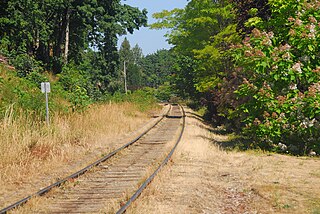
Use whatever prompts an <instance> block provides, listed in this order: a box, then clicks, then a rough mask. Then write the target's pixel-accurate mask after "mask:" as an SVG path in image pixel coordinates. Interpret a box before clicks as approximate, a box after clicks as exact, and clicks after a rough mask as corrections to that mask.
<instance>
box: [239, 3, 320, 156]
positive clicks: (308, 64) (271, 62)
mask: <svg viewBox="0 0 320 214" xmlns="http://www.w3.org/2000/svg"><path fill="white" fill-rule="evenodd" d="M269 4H270V8H271V11H272V18H271V19H270V20H269V22H263V21H260V22H255V26H256V28H255V29H254V30H253V31H252V33H251V35H250V36H249V37H246V38H245V39H244V41H243V43H242V45H241V47H237V48H235V49H234V54H235V60H236V65H237V66H238V69H236V71H237V72H238V76H243V77H244V78H243V82H242V84H241V85H240V86H239V87H238V89H237V90H236V91H235V93H236V95H237V97H238V99H242V100H244V102H242V103H240V104H239V105H238V107H237V111H236V114H235V115H236V117H238V118H241V119H242V122H243V130H244V132H245V133H246V134H248V135H250V136H252V137H254V138H255V142H256V145H258V146H260V147H264V148H269V149H270V148H277V146H275V145H278V144H279V143H283V144H286V145H287V147H288V150H289V152H291V153H296V154H297V153H304V154H306V153H307V152H310V151H311V150H313V151H315V152H317V153H318V154H319V153H320V93H319V92H320V75H319V74H320V59H319V58H320V33H319V31H320V1H318V0H312V1H303V0H301V1H296V0H289V1H276V0H270V1H269Z"/></svg>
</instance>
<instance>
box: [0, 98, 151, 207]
mask: <svg viewBox="0 0 320 214" xmlns="http://www.w3.org/2000/svg"><path fill="white" fill-rule="evenodd" d="M148 114H150V112H149V113H148V112H145V113H142V112H139V110H138V107H137V106H135V105H133V104H131V103H121V104H112V103H109V104H107V105H95V106H91V108H90V109H89V110H88V111H86V112H85V113H75V114H73V115H68V116H59V115H57V116H54V117H53V118H52V121H51V125H50V126H49V127H48V126H46V125H45V124H44V123H43V122H34V121H32V120H31V119H30V118H29V117H28V116H26V115H23V114H22V113H20V115H13V111H12V107H9V108H8V110H7V114H6V117H5V119H4V120H3V121H1V122H0V139H1V140H0V204H2V206H3V204H6V205H7V204H8V203H9V202H11V203H12V202H14V200H17V199H20V198H21V197H22V196H26V194H30V193H33V192H35V191H37V190H38V188H39V185H43V186H45V185H47V184H49V183H51V182H53V181H55V180H58V179H59V178H62V177H63V176H65V175H66V174H68V173H69V172H74V171H75V169H77V168H78V169H79V168H80V167H83V166H84V165H86V164H88V163H89V162H92V161H93V160H95V159H96V158H97V157H100V156H101V155H102V154H103V153H108V152H109V150H111V149H113V148H114V147H117V146H118V145H119V144H120V143H123V142H121V141H119V140H117V141H116V140H114V139H115V138H119V136H120V135H122V138H123V135H127V136H128V134H129V133H130V132H132V131H133V130H136V129H137V128H138V127H141V126H142V124H145V122H146V121H148V120H149V118H150V115H148ZM13 118H15V119H13ZM85 154H86V155H87V156H88V157H87V159H84V160H82V161H79V159H80V157H83V156H84V155H85ZM75 160H78V161H77V162H76V161H75ZM41 178H44V179H45V180H43V181H41V180H40V179H41ZM19 197H20V198H19ZM10 199H11V201H10ZM2 206H1V208H2Z"/></svg>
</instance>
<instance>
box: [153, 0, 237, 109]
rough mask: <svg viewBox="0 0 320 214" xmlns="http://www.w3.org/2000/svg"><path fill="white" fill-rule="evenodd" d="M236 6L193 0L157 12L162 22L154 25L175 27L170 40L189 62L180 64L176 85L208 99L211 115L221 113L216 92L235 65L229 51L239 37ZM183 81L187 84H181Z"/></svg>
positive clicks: (187, 92) (197, 98) (221, 0)
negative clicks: (233, 11) (172, 8)
mask: <svg viewBox="0 0 320 214" xmlns="http://www.w3.org/2000/svg"><path fill="white" fill-rule="evenodd" d="M232 10H233V6H232V5H231V4H229V3H228V2H227V1H223V0H219V1H211V0H202V1H200V0H192V1H189V3H188V4H187V6H186V7H185V8H184V9H175V10H172V11H163V12H160V13H157V14H154V17H155V18H157V19H158V20H159V22H158V23H155V24H153V25H152V27H153V28H169V29H171V32H170V33H169V34H168V41H169V43H171V44H172V45H173V51H174V52H175V54H176V55H178V56H179V59H180V60H181V62H183V63H185V64H182V65H181V64H180V65H179V66H177V72H176V73H175V74H176V76H175V77H176V78H175V79H176V80H177V81H176V82H175V84H176V86H180V87H179V89H180V91H182V92H183V93H182V95H185V96H190V98H192V99H194V100H196V101H197V102H199V101H200V100H202V101H204V102H202V103H203V104H206V105H207V106H208V109H209V110H210V111H211V112H210V114H211V115H217V106H216V103H215V102H213V99H212V97H213V96H212V94H213V93H217V90H219V84H220V83H221V82H222V80H223V79H224V78H225V77H226V76H228V75H229V73H230V70H231V68H232V63H231V60H232V59H231V58H230V55H228V54H226V51H227V50H228V49H229V48H230V46H231V44H232V43H234V42H236V41H238V40H239V37H238V34H237V32H236V22H235V14H234V13H232V12H231V11H232ZM181 82H184V83H185V84H186V85H184V86H181V84H180V83H181ZM182 87H184V88H185V89H182ZM217 102H218V101H217Z"/></svg>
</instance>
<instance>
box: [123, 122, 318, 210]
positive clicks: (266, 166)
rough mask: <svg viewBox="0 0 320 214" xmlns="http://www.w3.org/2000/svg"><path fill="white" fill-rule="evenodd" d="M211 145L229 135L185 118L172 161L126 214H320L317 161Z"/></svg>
mask: <svg viewBox="0 0 320 214" xmlns="http://www.w3.org/2000/svg"><path fill="white" fill-rule="evenodd" d="M206 128H209V129H210V130H211V132H209V131H208V129H206ZM212 131H213V132H212ZM216 141H220V142H224V141H228V136H223V135H218V134H216V133H214V130H213V129H212V128H210V127H206V126H205V125H203V124H202V123H201V122H200V121H199V120H197V119H195V118H192V117H188V118H187V127H186V132H185V134H184V136H183V139H182V142H181V144H180V145H179V146H178V150H177V152H176V153H175V154H174V156H173V163H170V166H169V167H165V168H164V169H163V170H162V171H161V173H160V175H159V176H157V177H156V179H155V180H154V182H152V183H151V185H150V186H149V187H148V189H147V190H146V191H145V192H144V193H143V194H142V197H140V198H139V199H138V200H137V201H136V202H135V203H134V204H133V206H132V207H131V208H129V210H128V211H127V213H228V214H229V213H230V214H231V213H232V214H233V213H266V214H267V213H297V214H298V213H299V214H300V213H312V214H317V213H320V160H319V158H309V157H292V156H284V155H278V154H271V153H264V152H260V151H249V152H236V151H224V150H223V149H221V148H219V147H218V146H216V145H215V142H216Z"/></svg>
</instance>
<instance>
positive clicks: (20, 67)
mask: <svg viewBox="0 0 320 214" xmlns="http://www.w3.org/2000/svg"><path fill="white" fill-rule="evenodd" d="M11 63H12V65H13V66H14V67H15V69H16V71H17V74H18V76H19V77H27V76H28V75H29V74H31V73H39V72H41V64H40V62H38V61H36V60H35V59H34V58H33V57H31V56H29V55H27V54H19V55H17V56H16V57H15V58H14V59H13V60H12V62H11ZM33 75H34V74H33Z"/></svg>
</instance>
